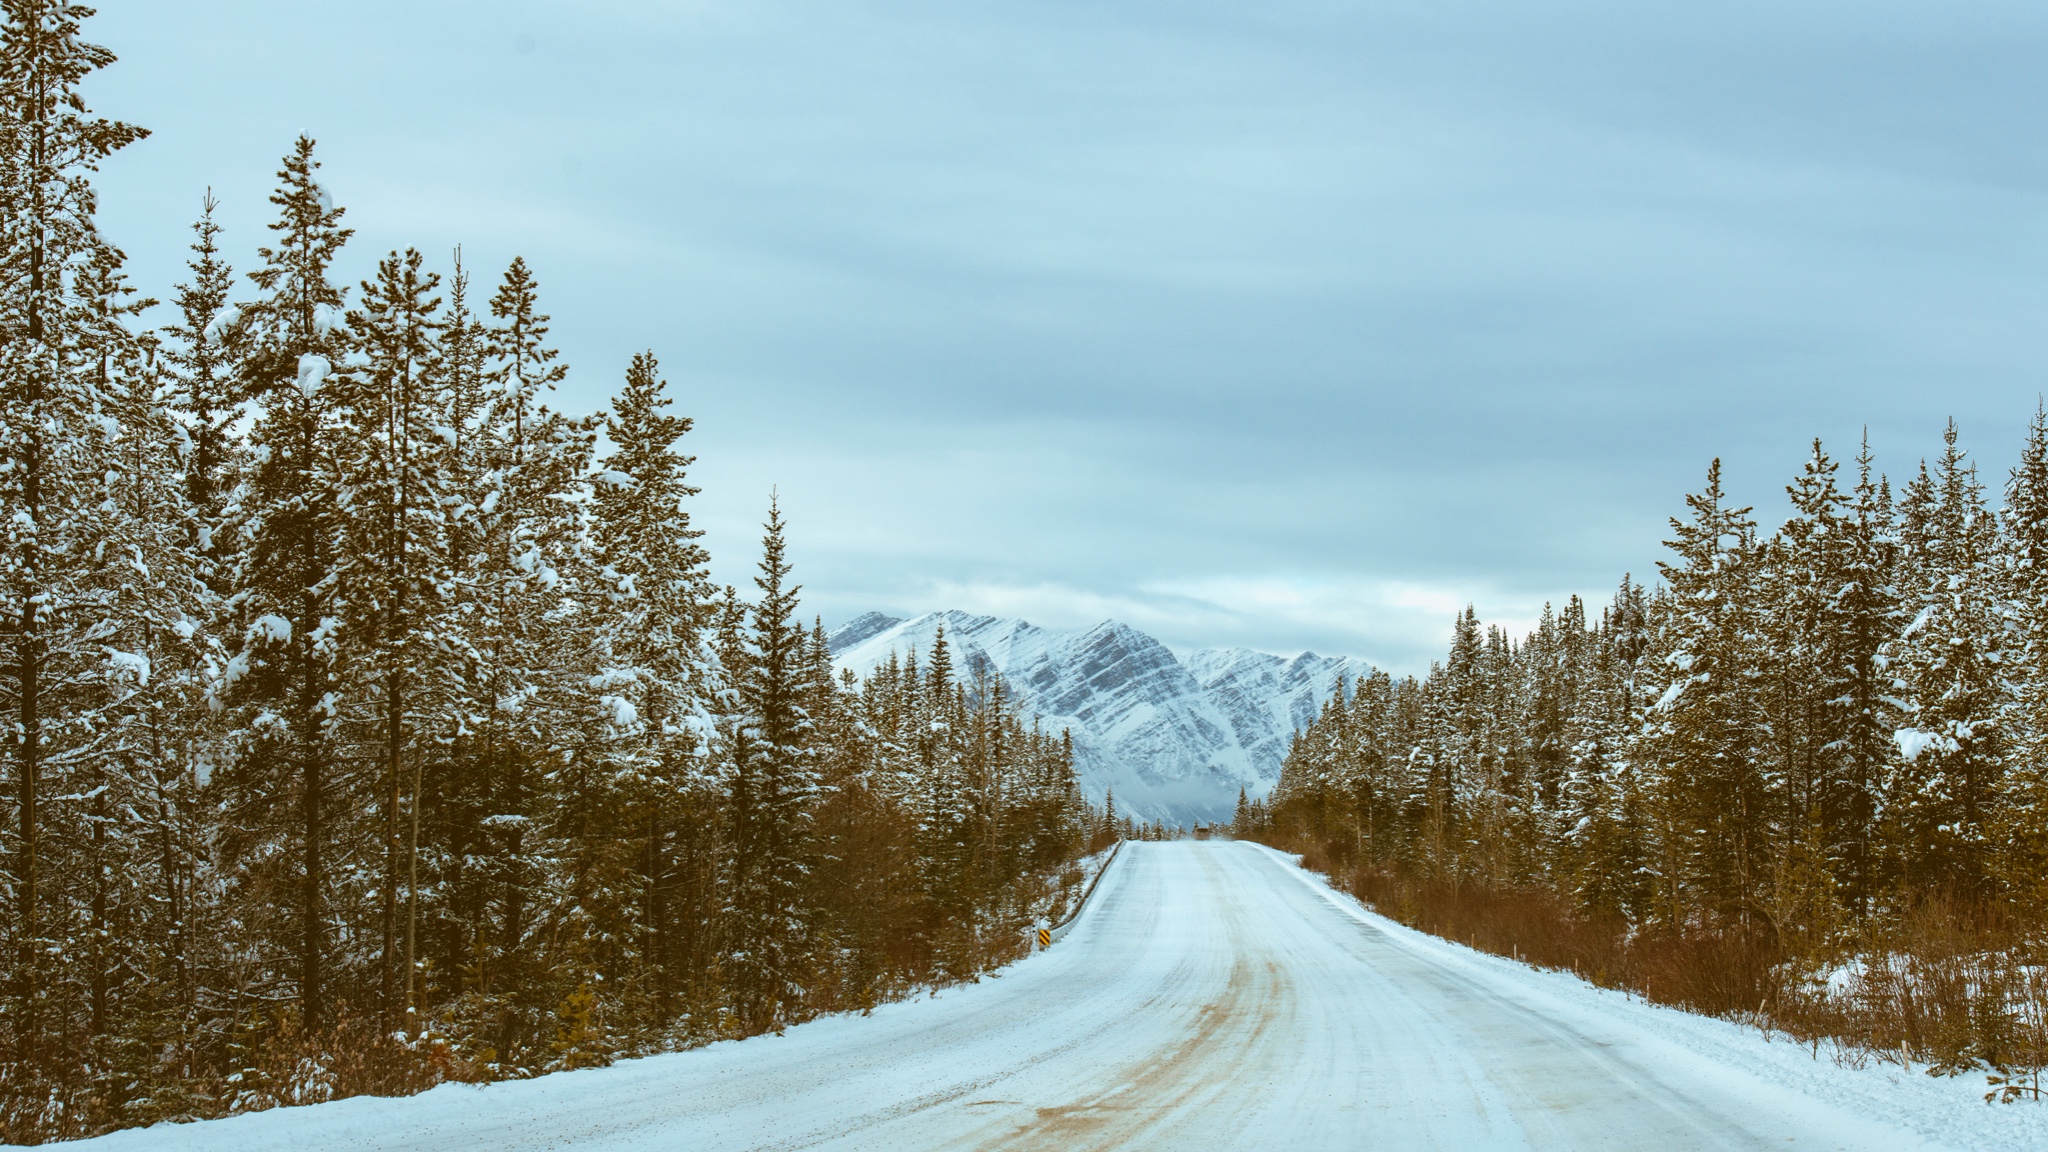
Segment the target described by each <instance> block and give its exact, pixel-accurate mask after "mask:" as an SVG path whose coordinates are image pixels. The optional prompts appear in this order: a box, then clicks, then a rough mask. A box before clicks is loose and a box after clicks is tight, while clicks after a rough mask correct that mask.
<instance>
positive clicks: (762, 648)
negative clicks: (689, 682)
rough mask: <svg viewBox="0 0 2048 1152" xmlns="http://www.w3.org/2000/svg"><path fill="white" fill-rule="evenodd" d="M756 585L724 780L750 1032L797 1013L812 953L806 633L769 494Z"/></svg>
mask: <svg viewBox="0 0 2048 1152" xmlns="http://www.w3.org/2000/svg"><path fill="white" fill-rule="evenodd" d="M761 546H762V556H761V563H760V573H759V575H757V576H756V577H755V578H754V586H755V587H756V588H757V589H759V590H760V594H761V599H760V600H759V602H757V603H756V604H755V605H754V611H753V627H752V629H751V631H750V635H749V637H748V639H749V646H750V649H751V656H752V660H751V661H750V666H749V667H748V669H747V671H746V675H745V677H744V679H742V680H741V681H740V700H741V706H742V708H743V710H744V711H743V715H744V721H743V724H742V727H741V728H740V731H739V733H738V735H739V739H740V746H739V747H738V748H736V749H735V750H734V758H733V759H734V763H733V766H732V774H731V778H730V781H729V784H728V791H727V797H728V799H727V803H728V805H729V815H728V816H727V821H726V822H727V826H728V827H729V828H730V829H731V836H732V854H733V856H732V865H731V868H732V872H731V875H732V887H731V895H730V897H729V911H728V923H729V932H730V940H731V944H730V950H729V952H728V957H727V969H728V972H729V980H730V987H731V990H732V996H733V1001H734V1009H735V1011H736V1013H737V1014H738V1016H739V1018H740V1021H741V1023H742V1025H743V1026H744V1027H745V1028H746V1029H747V1030H748V1031H752V1032H759V1031H765V1030H767V1029H770V1028H777V1027H780V1026H782V1025H783V1024H786V1023H788V1022H790V1021H791V1020H792V1019H793V1018H794V1017H795V1016H796V1014H797V1013H798V1012H799V1011H800V1010H801V1004H802V998H803V989H804V976H805V967H806V960H807V957H806V955H805V945H806V941H805V939H804V933H803V927H804V917H803V910H802V908H801V906H800V903H799V901H800V900H801V899H802V895H803V890H804V880H805V875H804V872H805V855H806V851H807V849H806V843H805V841H806V836H807V833H808V827H807V824H808V820H807V817H808V815H809V807H810V803H811V799H812V794H813V790H814V785H815V780H814V771H813V763H814V753H813V748H812V732H811V723H810V717H809V716H807V715H805V713H804V709H803V681H804V678H805V672H806V669H805V668H804V666H803V662H802V660H801V655H802V643H803V630H802V628H801V626H800V625H798V624H797V622H796V620H795V610H796V603H797V593H798V591H799V589H798V587H797V586H796V585H794V584H790V583H789V582H788V580H789V574H790V566H789V561H788V558H787V555H786V553H785V546H784V542H783V522H782V510H781V507H780V504H779V502H778V501H776V500H775V499H774V498H772V497H771V499H770V500H769V504H768V521H767V523H766V525H765V532H764V535H763V537H762V542H761Z"/></svg>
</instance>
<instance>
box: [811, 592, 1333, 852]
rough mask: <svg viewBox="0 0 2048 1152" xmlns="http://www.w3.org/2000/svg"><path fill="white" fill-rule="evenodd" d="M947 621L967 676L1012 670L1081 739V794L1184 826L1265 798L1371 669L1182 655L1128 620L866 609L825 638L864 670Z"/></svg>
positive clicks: (1034, 706) (1037, 702) (1019, 689)
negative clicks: (1292, 753) (1298, 745)
mask: <svg viewBox="0 0 2048 1152" xmlns="http://www.w3.org/2000/svg"><path fill="white" fill-rule="evenodd" d="M941 627H943V628H944V629H945V633H946V641H947V643H948V644H949V645H950V646H951V647H952V649H953V666H954V668H955V669H956V674H957V675H958V676H959V677H960V678H961V679H963V680H966V679H969V678H971V677H972V676H973V675H974V672H975V670H977V669H985V670H988V671H992V672H995V673H997V674H999V675H1001V676H1002V678H1003V680H1004V681H1005V683H1007V684H1008V685H1009V687H1010V690H1011V691H1012V692H1013V693H1014V694H1015V695H1016V698H1017V700H1018V702H1019V705H1020V707H1021V708H1022V709H1023V710H1024V711H1025V712H1027V713H1036V714H1038V715H1040V716H1042V717H1043V718H1044V720H1045V723H1046V724H1047V725H1048V726H1049V727H1052V728H1055V729H1058V728H1067V729H1069V730H1070V731H1071V732H1072V733H1073V737H1074V753H1075V760H1076V762H1077V765H1076V766H1077V768H1078V769H1079V772H1080V775H1081V784H1082V789H1083V790H1084V791H1085V792H1086V793H1087V794H1088V796H1089V798H1090V799H1092V800H1094V801H1096V802H1097V803H1100V802H1101V801H1102V798H1103V796H1104V794H1105V793H1106V792H1108V791H1109V790H1110V789H1112V788H1113V789H1114V790H1115V792H1116V797H1117V807H1118V808H1119V809H1121V810H1124V811H1129V812H1133V813H1135V814H1138V815H1140V816H1141V817H1143V818H1145V819H1150V820H1162V821H1166V822H1169V823H1177V824H1187V823H1193V822H1196V821H1210V820H1219V819H1228V818H1229V816H1230V814H1231V811H1232V809H1233V808H1234V806H1235V805H1236V803H1237V794H1238V789H1239V788H1243V789H1244V790H1245V791H1246V792H1248V793H1249V794H1250V795H1252V796H1254V797H1257V796H1263V795H1265V794H1266V793H1267V792H1269V791H1270V790H1271V789H1272V787H1273V785H1274V783H1276V782H1277V781H1278V780H1279V778H1280V764H1281V761H1282V760H1283V759H1284V758H1285V757H1286V755H1287V746H1288V742H1289V740H1290V739H1292V737H1293V734H1294V732H1295V730H1296V729H1298V728H1304V727H1306V726H1307V725H1308V722H1309V721H1310V720H1311V719H1313V718H1314V717H1315V715H1316V712H1317V710H1318V709H1320V708H1321V707H1322V703H1323V701H1324V700H1325V699H1327V698H1328V697H1329V695H1330V694H1331V693H1332V692H1333V691H1335V689H1336V686H1337V682H1338V679H1339V678H1340V677H1342V678H1347V679H1348V678H1351V677H1356V676H1358V675H1360V674H1362V673H1364V672H1366V671H1367V670H1368V666H1367V665H1366V664H1365V662H1364V661H1361V660H1353V659H1349V658H1345V657H1330V656H1318V655H1316V654H1315V653H1313V652H1304V653H1302V654H1301V655H1299V656H1295V657H1292V658H1289V657H1283V656H1274V655H1272V654H1270V653H1265V652H1255V651H1253V650H1251V649H1249V648H1207V649H1198V650H1193V651H1187V652H1183V653H1180V654H1178V655H1176V654H1175V653H1174V652H1173V651H1172V650H1171V649H1169V648H1167V647H1166V645H1164V644H1162V643H1160V642H1159V641H1158V640H1156V639H1154V638H1153V637H1151V636H1149V635H1147V634H1145V633H1144V632H1140V631H1139V630H1137V629H1136V628H1132V627H1131V626H1129V625H1128V624H1122V623H1118V622H1117V621H1114V620H1105V621H1103V622H1102V623H1100V624H1097V625H1095V626H1094V627H1092V628H1085V629H1079V630H1061V629H1052V628H1041V627H1039V626H1037V625H1035V624H1032V623H1030V622H1029V621H1025V620H1017V619H1009V618H1004V617H998V616H977V615H973V614H971V613H966V612H957V611H954V612H932V613H927V614H926V615H923V616H919V617H916V618H914V619H910V620H904V619H900V618H897V617H893V616H886V615H883V614H882V613H879V612H869V613H866V614H865V615H862V616H857V617H855V618H854V619H852V620H849V621H847V622H846V623H844V624H842V625H840V626H839V627H838V628H836V629H834V630H833V631H832V632H831V633H830V635H829V637H828V640H829V642H830V644H831V647H832V654H833V659H834V660H835V662H836V663H837V664H838V665H839V666H840V667H842V668H850V669H852V670H853V671H854V672H855V673H857V674H860V675H866V674H867V673H868V672H870V671H872V670H873V669H874V668H875V666H876V665H878V664H881V663H883V662H884V661H886V660H887V659H888V658H889V656H890V654H891V653H894V654H895V655H896V656H897V658H898V659H901V658H903V657H905V656H907V655H908V654H909V653H910V652H912V651H916V652H917V653H919V654H920V657H922V655H923V654H924V653H928V652H930V651H931V647H932V642H933V639H934V637H935V636H936V635H937V633H938V631H939V629H940V628H941Z"/></svg>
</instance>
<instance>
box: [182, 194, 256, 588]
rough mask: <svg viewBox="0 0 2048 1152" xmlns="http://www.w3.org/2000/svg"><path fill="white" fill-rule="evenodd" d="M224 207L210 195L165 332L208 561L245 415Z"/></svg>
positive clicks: (188, 487)
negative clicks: (218, 219)
mask: <svg viewBox="0 0 2048 1152" xmlns="http://www.w3.org/2000/svg"><path fill="white" fill-rule="evenodd" d="M219 206H220V202H219V201H217V200H215V199H214V197H213V191H212V189H208V190H207V193H206V198H205V200H204V201H202V211H201V214H200V217H199V219H198V220H197V221H195V222H194V223H193V225H192V233H193V240H192V259H191V260H190V261H189V262H187V264H186V267H187V268H189V269H190V270H191V272H192V279H191V280H190V281H189V282H188V283H185V284H180V285H179V286H178V291H177V295H176V297H175V298H174V299H173V301H172V302H173V303H174V304H175V305H176V306H177V308H178V321H177V322H176V323H174V324H172V325H171V326H170V327H168V328H166V329H165V335H167V336H169V337H170V338H171V341H172V342H171V344H170V345H169V346H167V347H166V348H165V350H164V360H165V361H166V362H168V364H169V365H170V366H171V368H172V373H173V380H174V381H175V382H174V384H173V386H172V392H171V395H170V398H169V400H170V404H171V407H172V408H173V409H175V410H176V411H177V412H178V414H179V424H180V427H181V428H182V430H183V432H184V436H185V438H186V440H187V441H188V442H189V447H188V448H186V449H185V453H184V454H185V457H186V459H185V462H184V468H183V471H184V474H185V491H186V495H187V497H188V499H189V500H190V501H191V504H192V508H193V513H194V515H195V517H197V520H198V523H197V524H196V525H194V542H195V544H196V545H197V546H198V549H199V551H200V552H201V553H202V554H206V553H211V552H212V550H213V535H214V533H215V532H217V531H218V530H219V520H220V513H221V506H222V504H223V503H224V502H225V501H226V498H227V493H228V490H229V489H230V488H231V487H232V472H233V468H234V459H233V444H232V439H233V436H232V429H233V427H234V424H235V422H236V421H237V420H239V419H240V418H241V415H242V405H241V403H240V398H239V397H238V396H237V395H236V393H235V376H236V373H237V364H236V362H235V341H234V337H235V335H236V334H237V332H238V330H239V328H238V324H239V319H240V317H239V313H237V312H234V311H232V310H231V309H229V307H228V296H229V294H230V293H231V292H232V291H233V289H234V270H233V269H232V268H230V267H229V266H228V264H227V262H226V261H224V260H222V259H221V256H220V245H219V243H218V238H219V236H220V230H221V229H220V225H219V224H217V223H215V222H214V219H213V213H214V210H215V209H216V208H218V207H219Z"/></svg>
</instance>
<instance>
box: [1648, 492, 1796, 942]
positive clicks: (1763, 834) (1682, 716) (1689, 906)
mask: <svg viewBox="0 0 2048 1152" xmlns="http://www.w3.org/2000/svg"><path fill="white" fill-rule="evenodd" d="M1686 503H1687V505H1688V506H1689V507H1690V508H1691V509H1692V518H1691V520H1689V521H1681V520H1677V519H1673V520H1672V522H1671V526H1672V532H1673V535H1674V538H1673V539H1672V540H1670V541H1667V543H1666V546H1667V547H1669V548H1670V549H1671V550H1672V551H1673V552H1675V553H1676V554H1677V559H1676V561H1675V562H1673V563H1660V564H1659V568H1660V569H1661V570H1662V572H1663V573H1664V578H1665V580H1666V581H1667V582H1668V583H1669V586H1670V592H1669V599H1668V605H1669V606H1668V609H1667V613H1668V614H1667V615H1666V617H1665V620H1664V625H1663V630H1664V635H1663V636H1662V637H1661V638H1660V640H1661V646H1662V648H1663V650H1664V657H1663V665H1664V669H1665V675H1666V678H1667V679H1666V688H1665V691H1664V694H1663V696H1662V697H1661V698H1660V699H1659V700H1658V702H1657V705H1656V708H1655V709H1654V712H1655V719H1654V720H1653V721H1652V723H1651V725H1650V726H1649V727H1648V728H1647V729H1646V731H1645V734H1644V740H1643V742H1642V744H1641V745H1640V747H1641V748H1642V751H1643V753H1644V755H1645V758H1646V760H1647V765H1646V767H1648V768H1649V769H1650V770H1651V771H1654V772H1655V773H1656V780H1655V782H1654V784H1653V788H1654V790H1655V793H1656V795H1657V797H1658V800H1659V808H1658V811H1657V812H1656V813H1655V815H1654V816H1653V819H1654V820H1655V821H1656V823H1657V837H1658V839H1659V841H1660V850H1661V851H1660V859H1659V861H1658V864H1657V867H1658V870H1659V873H1660V876H1659V880H1660V888H1661V896H1660V899H1661V902H1662V904H1663V915H1664V917H1665V918H1666V919H1667V921H1669V922H1672V923H1682V922H1684V921H1686V920H1688V919H1690V918H1691V916H1692V915H1693V913H1694V912H1696V911H1702V910H1705V911H1713V912H1718V913H1723V914H1729V915H1733V916H1736V917H1737V918H1740V917H1742V916H1744V915H1746V913H1747V910H1748V909H1749V908H1750V907H1751V899H1752V897H1753V895H1754V894H1755V892H1756V891H1757V890H1758V886H1759V885H1760V884H1761V883H1762V882H1763V880H1764V878H1765V876H1766V875H1767V872H1768V862H1769V860H1770V859H1771V855H1770V849H1771V839H1770V836H1771V833H1770V823H1769V820H1770V816H1771V812H1770V783H1769V781H1768V779H1767V777H1766V776H1765V774H1764V770H1763V765H1764V763H1765V762H1766V758H1765V756H1764V754H1763V748H1762V747H1761V739H1760V732H1759V728H1760V717H1759V711H1758V701H1757V691H1756V676H1755V673H1756V668H1755V665H1754V663H1753V660H1752V659H1751V657H1752V654H1753V653H1754V651H1755V649H1754V646H1753V645H1752V644H1750V643H1749V637H1750V633H1751V630H1752V629H1753V628H1754V627H1755V619H1754V599H1755V594H1754V583H1753V582H1754V580H1755V577H1756V575H1757V569H1758V564H1757V559H1756V541H1755V529H1754V525H1753V523H1752V522H1751V521H1750V520H1749V511H1750V510H1749V509H1748V508H1728V507H1726V506H1725V505H1724V504H1723V493H1722V490H1721V464H1720V461H1718V460H1716V461H1715V462H1714V463H1713V464H1712V465H1711V466H1710V467H1709V468H1708V470H1707V483H1706V487H1705V489H1703V490H1702V491H1701V492H1700V493H1698V494H1696V495H1692V496H1688V497H1686Z"/></svg>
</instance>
